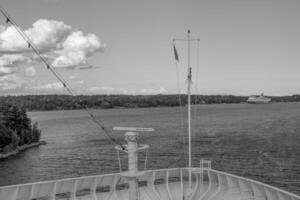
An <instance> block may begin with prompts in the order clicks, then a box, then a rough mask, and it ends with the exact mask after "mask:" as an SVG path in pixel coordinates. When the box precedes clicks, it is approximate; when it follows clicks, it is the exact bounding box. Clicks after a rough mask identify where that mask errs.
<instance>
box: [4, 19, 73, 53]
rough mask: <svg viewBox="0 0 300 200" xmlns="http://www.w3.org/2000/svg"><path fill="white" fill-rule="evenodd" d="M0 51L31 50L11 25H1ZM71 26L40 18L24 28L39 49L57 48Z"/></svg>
mask: <svg viewBox="0 0 300 200" xmlns="http://www.w3.org/2000/svg"><path fill="white" fill-rule="evenodd" d="M1 29H2V31H1V33H0V52H2V53H22V52H27V51H31V50H30V49H29V48H28V44H27V43H26V42H25V41H24V39H23V38H22V37H21V36H20V35H19V33H18V32H17V31H16V30H15V28H14V27H13V26H8V27H4V28H3V26H2V27H1ZM70 31H71V26H68V25H66V24H64V23H63V22H59V21H54V20H46V19H40V20H38V21H36V22H35V23H33V25H32V28H29V29H27V30H25V31H24V32H25V34H26V35H27V36H28V37H29V38H30V40H31V41H32V43H33V44H34V45H35V46H36V47H37V48H38V49H39V50H40V51H41V52H45V51H49V50H50V49H53V48H59V44H60V42H61V41H62V40H63V39H64V38H65V37H66V36H67V35H69V34H70Z"/></svg>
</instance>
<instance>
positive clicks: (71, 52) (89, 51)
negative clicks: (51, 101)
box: [0, 19, 105, 89]
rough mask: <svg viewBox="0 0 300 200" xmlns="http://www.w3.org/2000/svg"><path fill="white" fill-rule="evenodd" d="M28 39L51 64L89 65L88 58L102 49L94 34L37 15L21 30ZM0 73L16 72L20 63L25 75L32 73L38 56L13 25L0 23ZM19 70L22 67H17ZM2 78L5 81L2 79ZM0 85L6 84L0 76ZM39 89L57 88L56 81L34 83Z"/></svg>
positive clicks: (2, 75)
mask: <svg viewBox="0 0 300 200" xmlns="http://www.w3.org/2000/svg"><path fill="white" fill-rule="evenodd" d="M24 33H25V34H26V35H27V36H28V37H29V38H30V40H31V41H32V43H33V44H34V46H35V47H36V48H38V49H39V51H40V52H41V53H42V54H43V57H44V58H45V59H46V60H47V61H48V62H49V63H51V64H52V65H53V67H59V68H68V69H90V68H93V67H94V66H93V65H90V64H89V63H88V58H89V57H90V56H92V55H94V54H95V53H96V52H100V51H103V50H104V49H105V45H104V44H102V43H101V42H100V40H99V38H98V37H97V36H96V35H95V34H91V33H89V34H84V33H83V32H81V31H78V30H73V29H72V27H71V26H69V25H66V24H65V23H64V22H61V21H55V20H47V19H40V20H37V21H36V22H34V23H33V24H32V27H30V28H28V29H26V30H24ZM1 54H2V56H1V57H0V77H4V76H5V77H6V76H8V75H16V72H17V71H18V70H21V68H20V67H23V71H25V74H26V75H27V76H34V75H35V74H36V70H35V68H34V66H35V65H38V64H39V63H40V62H41V60H40V58H39V57H38V56H37V55H35V54H34V53H33V52H32V50H31V49H30V48H28V44H27V43H26V42H25V41H24V39H23V38H22V37H21V36H20V35H19V33H18V32H17V31H16V30H15V28H14V27H13V26H3V25H0V55H1ZM21 71H22V70H21ZM5 81H6V82H5ZM1 84H2V85H4V84H10V82H9V81H8V79H2V82H1ZM38 87H39V88H40V89H42V88H45V89H57V88H59V87H58V85H57V84H52V85H51V84H46V85H43V86H38Z"/></svg>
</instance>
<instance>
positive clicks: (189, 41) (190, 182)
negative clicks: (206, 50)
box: [187, 30, 192, 189]
mask: <svg viewBox="0 0 300 200" xmlns="http://www.w3.org/2000/svg"><path fill="white" fill-rule="evenodd" d="M190 34H191V31H190V30H188V32H187V45H188V46H187V47H188V58H187V60H188V75H187V81H188V86H187V94H188V134H189V189H191V188H192V141H191V135H192V130H191V84H192V67H191V52H190V51H191V38H190Z"/></svg>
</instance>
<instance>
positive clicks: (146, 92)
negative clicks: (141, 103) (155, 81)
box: [140, 87, 168, 94]
mask: <svg viewBox="0 0 300 200" xmlns="http://www.w3.org/2000/svg"><path fill="white" fill-rule="evenodd" d="M140 91H141V92H142V93H145V94H162V93H166V92H168V91H167V90H166V89H165V88H163V87H160V88H159V89H141V90H140Z"/></svg>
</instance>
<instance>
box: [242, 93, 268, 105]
mask: <svg viewBox="0 0 300 200" xmlns="http://www.w3.org/2000/svg"><path fill="white" fill-rule="evenodd" d="M270 102H271V99H270V98H268V97H264V94H263V93H261V94H260V96H250V97H249V98H248V99H247V103H254V104H258V103H270Z"/></svg>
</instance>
